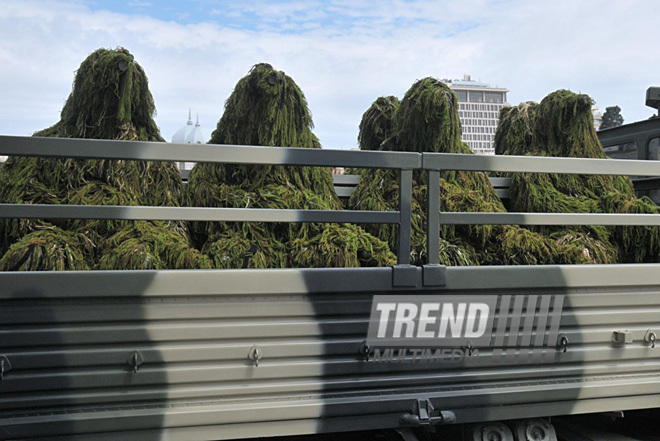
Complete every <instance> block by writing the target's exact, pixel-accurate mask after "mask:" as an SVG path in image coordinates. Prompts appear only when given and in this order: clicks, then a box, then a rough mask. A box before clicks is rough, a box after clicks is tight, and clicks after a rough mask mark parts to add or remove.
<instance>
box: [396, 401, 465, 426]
mask: <svg viewBox="0 0 660 441" xmlns="http://www.w3.org/2000/svg"><path fill="white" fill-rule="evenodd" d="M434 411H435V409H434V408H433V404H431V401H430V400H429V399H428V398H425V399H418V400H417V401H415V402H414V404H413V407H412V412H411V413H407V414H405V415H403V416H402V417H401V419H400V420H399V424H400V425H401V426H403V427H411V426H412V427H417V426H434V425H436V424H451V423H454V422H456V415H455V414H454V412H450V411H441V412H438V414H437V415H436V416H433V412H434Z"/></svg>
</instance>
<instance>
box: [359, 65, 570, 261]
mask: <svg viewBox="0 0 660 441" xmlns="http://www.w3.org/2000/svg"><path fill="white" fill-rule="evenodd" d="M457 106H458V105H457V101H456V96H455V95H454V93H453V91H452V90H451V89H450V88H449V87H448V86H446V85H445V84H443V83H442V82H440V81H438V80H436V79H433V78H425V79H422V80H420V81H418V82H416V83H415V84H414V85H413V86H412V87H411V88H410V89H409V90H408V92H406V94H405V96H404V98H403V99H402V100H401V104H400V106H399V108H398V110H397V111H396V113H395V116H394V135H393V137H392V139H390V140H387V141H385V144H387V145H388V146H390V147H389V148H388V149H389V150H405V151H414V152H435V153H464V154H471V153H473V152H472V151H471V150H470V148H469V147H468V146H467V145H466V144H465V143H463V142H462V141H461V128H460V121H459V117H458V108H457ZM398 181H399V180H398V176H396V173H395V172H393V171H391V170H373V171H369V172H365V173H363V174H362V175H361V177H360V182H359V184H358V186H357V188H356V190H355V191H354V192H353V194H352V196H351V199H350V201H349V205H350V206H351V208H353V209H358V210H379V211H387V210H396V209H397V207H398V204H399V182H398ZM427 182H428V178H427V175H426V174H425V173H420V172H417V171H416V172H414V173H413V195H412V212H413V218H412V250H411V261H412V262H413V263H415V264H422V263H424V262H425V261H426V260H427V259H426V233H425V224H426V206H427ZM440 210H441V211H474V212H502V211H505V210H504V206H503V205H502V202H501V201H500V200H499V198H498V197H497V195H496V194H495V190H494V189H493V187H492V185H491V184H490V181H489V180H488V177H487V176H486V174H485V173H481V172H459V171H443V172H441V174H440ZM367 228H368V231H370V232H372V233H373V234H374V235H376V236H377V237H380V238H381V239H383V240H385V241H387V242H388V243H389V244H390V247H395V246H396V245H397V242H398V238H397V227H396V226H392V225H370V226H368V227H367ZM556 253H557V250H556V247H555V246H554V244H552V243H550V242H548V241H546V240H545V239H544V238H543V237H541V236H540V235H537V234H536V233H532V232H530V231H528V230H524V229H522V228H519V227H516V226H503V227H501V226H490V225H486V226H481V225H473V226H454V225H442V226H441V228H440V263H442V264H445V265H478V264H541V263H546V262H547V260H548V258H549V256H552V255H554V254H556Z"/></svg>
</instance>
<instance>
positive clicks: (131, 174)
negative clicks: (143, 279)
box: [0, 48, 209, 270]
mask: <svg viewBox="0 0 660 441" xmlns="http://www.w3.org/2000/svg"><path fill="white" fill-rule="evenodd" d="M154 113H155V106H154V102H153V98H152V96H151V93H150V92H149V89H148V83H147V77H146V75H145V73H144V71H143V69H142V68H141V67H140V65H139V64H138V63H137V62H135V60H134V59H133V56H132V55H131V54H130V53H129V52H128V51H127V50H126V49H123V48H118V49H116V50H106V49H99V50H97V51H95V52H93V53H92V54H91V55H89V56H88V57H87V58H86V59H85V60H84V61H83V62H82V64H81V65H80V68H79V69H78V71H77V72H76V77H75V81H74V85H73V91H72V92H71V94H70V96H69V98H68V99H67V101H66V103H65V104H64V108H63V109H62V112H61V119H60V121H59V122H58V123H56V124H55V125H54V126H52V127H49V128H47V129H44V130H41V131H39V132H36V133H35V134H34V136H44V137H59V138H89V139H112V140H128V141H164V140H163V138H162V137H161V136H160V133H159V130H158V127H157V126H156V123H155V121H154V120H153V114H154ZM1 179H2V182H0V200H2V201H3V202H6V203H24V204H32V203H46V204H73V205H156V206H159V205H162V206H178V205H180V202H181V201H180V200H181V197H182V182H181V177H180V175H179V173H178V170H177V168H176V165H175V164H174V163H172V162H148V161H124V160H79V159H48V158H29V157H12V158H9V159H8V161H7V163H6V165H5V167H4V170H3V174H2V178H1ZM2 237H3V241H4V242H5V244H6V245H11V246H10V247H9V250H8V251H7V253H5V255H4V257H3V258H2V259H1V260H0V269H2V270H71V269H94V268H99V269H152V268H153V269H160V268H208V267H209V262H208V259H206V257H205V256H203V255H202V254H201V253H200V252H199V251H197V250H195V249H194V248H192V247H191V246H190V245H189V244H188V238H187V228H186V226H185V224H184V223H182V222H143V221H136V222H132V221H112V220H81V219H77V220H70V221H58V222H55V221H49V220H14V219H12V220H7V221H5V225H4V228H3V233H2Z"/></svg>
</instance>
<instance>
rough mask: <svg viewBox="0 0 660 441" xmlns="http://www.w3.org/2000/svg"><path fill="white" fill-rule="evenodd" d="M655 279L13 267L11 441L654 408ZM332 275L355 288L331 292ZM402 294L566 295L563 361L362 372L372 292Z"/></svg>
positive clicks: (588, 271)
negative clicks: (424, 406)
mask: <svg viewBox="0 0 660 441" xmlns="http://www.w3.org/2000/svg"><path fill="white" fill-rule="evenodd" d="M658 269H659V268H658V265H628V266H626V265H613V266H593V267H589V266H584V267H554V266H553V267H506V268H505V267H489V268H448V269H447V286H446V287H445V288H442V289H437V290H427V289H424V288H422V287H420V288H413V289H410V290H407V291H401V290H393V289H392V288H384V287H385V286H388V285H389V286H391V270H390V269H386V268H379V269H360V270H330V271H318V270H291V271H285V272H284V273H283V272H281V271H277V270H273V271H270V270H262V271H250V270H245V271H238V272H237V271H198V272H186V271H182V272H176V271H160V272H159V271H156V272H104V273H103V275H102V277H100V278H99V277H96V278H95V277H90V276H88V273H40V274H31V276H33V277H29V278H28V277H24V276H23V275H22V274H10V273H3V274H0V284H2V286H3V287H9V289H6V288H3V290H2V293H1V296H0V297H1V298H2V306H3V307H2V310H1V311H0V320H1V325H0V348H1V349H0V356H4V357H6V359H7V360H8V361H9V362H10V363H11V368H12V369H11V371H8V372H6V373H5V374H4V379H3V380H2V381H1V382H0V409H1V410H0V427H1V429H0V434H2V436H0V437H2V438H8V437H17V438H18V437H29V436H36V435H45V434H49V435H61V436H67V437H68V436H69V435H70V434H72V433H79V434H84V433H94V432H102V431H108V433H110V434H114V435H116V436H118V435H119V433H120V432H122V431H136V430H138V431H140V432H138V433H140V434H142V435H144V436H145V437H147V438H149V437H150V436H153V437H155V438H154V439H160V438H161V437H165V438H166V439H212V438H216V439H220V438H227V437H234V438H237V437H238V438H240V437H243V436H256V435H262V436H263V435H270V434H272V433H291V434H293V433H312V432H315V431H329V430H355V429H369V428H373V427H396V426H397V425H398V424H399V418H400V417H401V415H403V414H404V413H407V412H410V409H411V406H412V403H413V402H414V401H415V400H416V399H418V398H429V399H431V401H432V403H433V405H434V406H435V408H436V409H442V410H450V411H453V412H455V413H456V415H457V416H458V418H459V422H469V421H476V420H491V419H507V418H517V417H520V416H521V415H524V416H527V417H531V416H538V415H550V414H568V413H575V412H588V411H595V410H615V409H616V410H621V409H627V408H638V407H644V406H646V407H648V406H660V374H659V372H660V346H659V347H657V348H655V349H652V348H651V347H650V345H649V344H648V343H647V342H645V341H644V340H643V339H644V335H645V334H646V333H647V331H648V330H654V329H655V330H657V331H658V332H660V314H659V313H660V279H659V278H658V276H657V274H658V273H657V271H658ZM192 274H194V277H191V275H192ZM283 274H286V275H283ZM625 274H628V277H626V276H625ZM97 275H98V274H97ZM358 275H359V277H358ZM34 276H37V277H34ZM329 277H330V278H332V279H346V278H348V279H350V283H349V282H345V283H336V284H334V289H333V287H332V286H331V287H328V286H327V281H325V280H326V279H327V278H329ZM248 280H251V281H252V283H251V284H249V283H247V284H244V283H242V282H246V281H248ZM614 280H616V281H618V282H617V283H616V285H613V284H612V281H614ZM268 281H271V283H267V282H268ZM273 281H280V282H281V283H280V284H277V283H272V282H273ZM100 282H102V283H103V284H104V285H100V286H99V285H98V284H99V283H100ZM324 284H326V285H324ZM320 286H326V289H320V288H319V287H320ZM374 287H377V288H378V289H374ZM333 291H334V292H333ZM402 292H410V293H414V294H429V295H437V294H447V295H464V296H472V295H484V294H490V295H503V294H512V295H530V294H539V295H547V294H562V295H565V296H566V300H565V304H564V310H563V315H562V318H561V324H560V332H561V333H562V334H564V335H566V336H567V337H568V339H569V342H570V343H569V345H568V348H567V352H565V353H564V352H562V351H561V350H559V349H556V348H554V347H553V345H552V344H550V343H548V345H549V346H550V347H549V348H547V349H546V352H548V353H550V354H552V359H553V361H552V363H535V364H532V363H526V362H524V361H521V360H516V359H509V360H507V359H503V360H501V359H499V358H497V357H493V355H492V354H493V352H492V350H482V351H481V352H480V353H479V355H478V356H474V357H468V358H466V359H465V361H464V362H463V363H459V364H442V363H417V364H415V363H383V362H380V363H378V362H374V361H373V360H372V361H369V362H367V361H365V360H364V357H363V356H362V355H360V354H359V353H358V352H359V350H360V346H361V344H362V342H363V341H364V339H365V338H366V334H367V328H368V320H369V312H370V308H371V299H372V296H373V295H374V294H394V293H402ZM67 293H68V294H67ZM615 330H628V331H631V333H632V340H633V341H632V343H630V344H628V345H626V347H623V348H618V347H614V346H613V345H612V343H611V341H610V339H611V335H612V332H613V331H615ZM255 344H257V345H259V347H260V348H261V349H262V351H263V358H262V359H261V360H260V363H259V366H258V367H256V366H255V363H254V361H252V360H250V359H249V358H248V353H249V351H250V349H251V348H252V347H253V345H255ZM135 351H138V352H139V355H140V357H141V359H142V360H143V363H142V364H141V365H140V366H139V368H138V372H137V373H135V372H133V367H132V366H130V365H129V359H130V358H131V356H132V354H134V352H135ZM521 412H524V413H521ZM266 422H268V424H266V425H264V424H265V423H266ZM342 424H343V425H342ZM259 428H260V429H259ZM271 430H277V432H271ZM10 434H11V435H10ZM106 435H107V434H106ZM90 436H91V435H90ZM107 436H109V435H107Z"/></svg>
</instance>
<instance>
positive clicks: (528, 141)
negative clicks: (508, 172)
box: [494, 101, 538, 156]
mask: <svg viewBox="0 0 660 441" xmlns="http://www.w3.org/2000/svg"><path fill="white" fill-rule="evenodd" d="M537 108H538V103H535V102H533V101H527V102H524V103H520V104H518V105H517V106H515V107H513V106H507V107H503V108H502V109H500V114H499V122H498V124H497V130H496V131H495V139H494V141H495V154H496V155H514V156H522V155H525V154H526V153H527V151H528V150H529V146H530V145H532V134H533V133H534V116H535V115H536V109H537Z"/></svg>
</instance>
